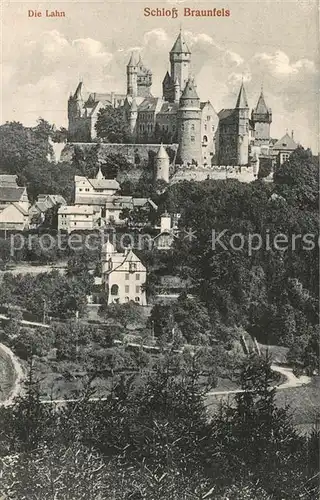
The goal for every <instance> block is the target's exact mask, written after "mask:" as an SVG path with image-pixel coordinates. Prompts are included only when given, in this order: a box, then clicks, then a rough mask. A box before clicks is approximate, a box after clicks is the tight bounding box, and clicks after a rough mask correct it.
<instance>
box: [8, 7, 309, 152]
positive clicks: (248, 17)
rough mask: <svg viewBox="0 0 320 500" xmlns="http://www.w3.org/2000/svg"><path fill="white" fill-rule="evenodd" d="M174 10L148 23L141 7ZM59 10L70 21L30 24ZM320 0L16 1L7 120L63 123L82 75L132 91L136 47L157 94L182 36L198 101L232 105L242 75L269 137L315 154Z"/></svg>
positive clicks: (90, 84)
mask: <svg viewBox="0 0 320 500" xmlns="http://www.w3.org/2000/svg"><path fill="white" fill-rule="evenodd" d="M148 6H153V7H166V8H171V7H173V6H176V7H178V9H179V13H180V16H179V17H178V18H177V19H171V18H166V17H153V18H152V17H148V18H146V17H144V16H143V9H144V7H148ZM184 6H187V7H191V8H201V9H210V8H211V9H212V8H214V7H216V8H222V7H224V8H225V9H229V10H230V12H231V15H230V17H228V18H227V17H224V18H223V17H216V18H210V17H207V18H196V17H194V18H186V17H182V11H183V7H184ZM29 9H33V10H38V11H41V12H42V13H43V16H45V11H46V9H48V10H55V9H58V10H63V11H65V15H66V17H65V18H46V17H42V18H28V10H29ZM317 19H318V9H317V1H316V0H300V1H299V0H291V1H284V0H280V1H270V0H267V1H266V0H258V1H257V0H255V1H251V2H243V1H242V2H240V1H236V0H232V1H227V0H225V3H224V1H222V2H221V3H217V2H201V3H200V2H196V1H192V0H190V1H183V0H180V1H179V2H174V1H166V0H164V1H163V2H162V3H159V2H153V1H152V0H151V1H146V2H136V1H134V0H131V1H130V2H128V1H127V2H122V1H121V0H120V1H119V0H117V1H116V2H111V1H110V0H109V1H108V0H103V1H101V2H100V1H98V2H97V1H92V2H88V1H85V2H84V1H82V0H74V1H69V2H61V1H57V2H52V1H50V2H43V3H39V2H34V1H32V0H30V1H25V2H20V1H19V2H16V1H14V0H11V2H9V3H4V6H3V43H2V62H3V71H2V88H3V91H2V92H3V93H2V104H3V110H2V113H3V115H2V120H1V121H2V122H4V121H6V120H18V121H21V122H22V123H23V124H25V125H33V124H34V123H35V122H36V120H37V118H38V117H39V116H41V117H43V118H45V119H46V120H48V121H50V122H53V123H55V124H56V126H58V127H59V126H61V125H64V126H66V125H67V99H68V95H69V93H70V92H71V91H73V92H74V90H75V88H76V85H77V82H78V80H79V77H81V78H82V79H83V81H84V84H85V86H86V88H87V89H88V90H90V91H100V92H101V91H111V90H115V91H117V90H118V91H121V92H124V91H125V88H126V64H127V61H128V58H129V54H130V52H131V50H132V49H139V50H140V51H141V53H142V57H143V60H144V62H145V64H146V65H147V66H148V67H150V69H151V70H152V72H153V82H154V83H153V87H152V92H153V94H154V95H161V82H162V79H163V77H164V75H165V72H166V70H167V69H168V68H169V57H168V52H169V51H170V49H171V47H172V45H173V42H174V40H175V38H176V37H177V34H178V32H179V28H180V24H181V25H182V31H183V33H184V36H185V38H186V40H187V42H188V44H189V47H190V49H191V52H192V71H193V74H194V76H195V78H196V82H197V87H198V93H199V96H200V98H201V100H208V99H210V101H211V102H212V104H213V106H214V108H215V109H216V111H219V110H220V109H222V108H226V107H233V106H234V105H235V101H236V96H237V92H238V89H239V85H240V82H241V78H242V77H243V78H244V82H245V85H246V90H247V96H248V101H249V106H250V107H253V106H255V104H256V101H257V99H258V96H259V92H260V88H261V84H263V87H264V94H265V98H266V102H267V105H268V106H270V107H271V108H272V112H273V123H272V126H271V127H272V128H271V135H272V136H273V137H278V138H279V137H280V136H282V135H283V134H284V133H285V132H286V129H288V130H289V132H290V133H291V130H292V129H293V130H294V135H295V139H296V140H297V141H298V142H300V143H302V144H303V145H304V146H308V147H312V149H313V151H314V152H317V150H318V144H317V140H318V139H317V136H318V112H319V111H318V100H319V97H318V96H319V94H317V92H318V87H319V66H318V62H319V53H318V43H319V42H318V33H317V30H318V22H317Z"/></svg>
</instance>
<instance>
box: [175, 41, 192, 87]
mask: <svg viewBox="0 0 320 500" xmlns="http://www.w3.org/2000/svg"><path fill="white" fill-rule="evenodd" d="M190 62H191V52H190V50H189V47H188V45H187V44H186V42H185V40H184V39H183V37H182V33H181V31H180V33H179V35H178V38H177V39H176V41H175V43H174V45H173V47H172V49H171V51H170V65H171V81H172V82H175V81H176V79H178V82H179V85H180V90H181V92H183V90H184V87H185V85H186V83H187V81H188V79H189V76H190Z"/></svg>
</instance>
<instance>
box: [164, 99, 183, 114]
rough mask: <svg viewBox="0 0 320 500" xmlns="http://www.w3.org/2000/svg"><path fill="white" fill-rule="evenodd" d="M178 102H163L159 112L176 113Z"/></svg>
mask: <svg viewBox="0 0 320 500" xmlns="http://www.w3.org/2000/svg"><path fill="white" fill-rule="evenodd" d="M178 108H179V104H178V103H176V102H164V103H163V104H162V106H161V108H160V111H159V114H161V113H163V114H164V113H165V114H176V113H177V111H178Z"/></svg>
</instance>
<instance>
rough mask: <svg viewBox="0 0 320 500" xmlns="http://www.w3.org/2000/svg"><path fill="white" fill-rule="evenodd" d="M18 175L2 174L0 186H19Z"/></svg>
mask: <svg viewBox="0 0 320 500" xmlns="http://www.w3.org/2000/svg"><path fill="white" fill-rule="evenodd" d="M17 177H18V176H17V175H10V174H1V175H0V186H1V187H18V184H17Z"/></svg>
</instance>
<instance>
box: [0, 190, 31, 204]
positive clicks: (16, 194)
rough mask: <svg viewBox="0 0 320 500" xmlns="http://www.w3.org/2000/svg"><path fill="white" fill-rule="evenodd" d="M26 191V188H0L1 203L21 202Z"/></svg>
mask: <svg viewBox="0 0 320 500" xmlns="http://www.w3.org/2000/svg"><path fill="white" fill-rule="evenodd" d="M25 189H26V188H24V187H11V186H8V187H4V186H0V202H3V201H5V202H14V201H20V200H21V198H22V196H23V195H24V194H25Z"/></svg>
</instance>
